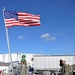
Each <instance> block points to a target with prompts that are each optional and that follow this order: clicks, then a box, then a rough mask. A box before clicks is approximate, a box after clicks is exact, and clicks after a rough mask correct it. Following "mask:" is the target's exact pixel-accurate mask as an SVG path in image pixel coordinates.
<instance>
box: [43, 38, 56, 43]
mask: <svg viewBox="0 0 75 75" xmlns="http://www.w3.org/2000/svg"><path fill="white" fill-rule="evenodd" d="M55 40H56V38H55V37H49V38H46V39H45V40H44V41H45V42H48V41H55Z"/></svg>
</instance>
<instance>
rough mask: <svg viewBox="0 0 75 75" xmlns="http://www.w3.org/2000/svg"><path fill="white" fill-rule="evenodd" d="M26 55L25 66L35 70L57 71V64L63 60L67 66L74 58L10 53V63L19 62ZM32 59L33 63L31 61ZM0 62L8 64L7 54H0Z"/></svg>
mask: <svg viewBox="0 0 75 75" xmlns="http://www.w3.org/2000/svg"><path fill="white" fill-rule="evenodd" d="M23 54H24V55H26V60H27V65H28V66H29V65H31V66H33V67H34V69H36V70H45V69H49V70H55V69H59V68H60V66H59V64H60V63H59V62H60V60H61V59H65V60H66V63H67V64H70V65H72V64H73V63H74V59H75V56H73V55H40V54H26V53H12V54H11V55H12V61H13V62H15V61H19V62H20V61H21V58H22V55H23ZM32 58H34V61H31V59H32ZM0 62H2V63H3V62H4V63H9V62H10V58H9V54H0ZM5 68H8V66H0V69H5Z"/></svg>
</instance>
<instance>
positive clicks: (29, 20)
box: [4, 10, 40, 28]
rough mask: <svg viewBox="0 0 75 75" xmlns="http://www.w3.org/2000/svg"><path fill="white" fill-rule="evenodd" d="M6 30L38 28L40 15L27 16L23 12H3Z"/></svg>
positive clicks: (27, 14)
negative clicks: (23, 27)
mask: <svg viewBox="0 0 75 75" xmlns="http://www.w3.org/2000/svg"><path fill="white" fill-rule="evenodd" d="M4 19H5V26H6V28H9V27H12V26H39V25H40V15H34V14H29V13H25V12H16V11H8V10H5V11H4Z"/></svg>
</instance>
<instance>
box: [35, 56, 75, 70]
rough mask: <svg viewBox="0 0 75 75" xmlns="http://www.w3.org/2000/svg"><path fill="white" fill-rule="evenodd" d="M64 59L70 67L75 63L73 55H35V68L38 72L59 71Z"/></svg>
mask: <svg viewBox="0 0 75 75" xmlns="http://www.w3.org/2000/svg"><path fill="white" fill-rule="evenodd" d="M62 59H65V60H66V63H67V64H69V65H72V64H73V63H74V56H71V55H51V56H50V55H34V68H35V69H36V70H59V69H60V60H62Z"/></svg>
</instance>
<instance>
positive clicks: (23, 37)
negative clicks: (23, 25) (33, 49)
mask: <svg viewBox="0 0 75 75" xmlns="http://www.w3.org/2000/svg"><path fill="white" fill-rule="evenodd" d="M25 38H26V37H25V36H22V35H20V36H18V39H25Z"/></svg>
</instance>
